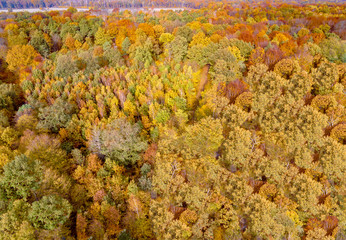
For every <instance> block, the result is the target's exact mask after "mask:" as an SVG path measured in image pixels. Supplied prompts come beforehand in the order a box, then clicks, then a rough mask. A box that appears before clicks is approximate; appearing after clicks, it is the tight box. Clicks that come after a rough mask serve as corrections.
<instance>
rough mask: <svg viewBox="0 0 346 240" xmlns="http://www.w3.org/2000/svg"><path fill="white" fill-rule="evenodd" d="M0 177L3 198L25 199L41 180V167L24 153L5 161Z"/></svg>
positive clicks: (37, 186)
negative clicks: (7, 161)
mask: <svg viewBox="0 0 346 240" xmlns="http://www.w3.org/2000/svg"><path fill="white" fill-rule="evenodd" d="M3 170H4V172H3V174H2V175H1V177H0V190H1V195H2V198H4V199H19V198H23V199H27V198H28V197H30V196H31V195H32V194H33V191H35V190H37V189H38V188H39V186H40V181H41V180H42V167H41V164H40V163H39V162H38V161H33V160H30V159H29V158H27V157H26V156H25V155H19V156H16V157H15V159H14V160H13V161H11V162H9V163H7V164H6V165H5V166H4V168H3Z"/></svg>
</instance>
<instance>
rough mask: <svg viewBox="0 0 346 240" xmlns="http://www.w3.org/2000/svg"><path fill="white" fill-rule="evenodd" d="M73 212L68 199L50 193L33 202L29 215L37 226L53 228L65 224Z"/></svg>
mask: <svg viewBox="0 0 346 240" xmlns="http://www.w3.org/2000/svg"><path fill="white" fill-rule="evenodd" d="M71 212H72V206H71V205H70V203H69V202H68V201H67V200H66V199H64V198H62V197H60V196H55V195H49V196H44V197H43V198H42V199H40V200H39V201H35V202H33V204H32V207H31V209H30V211H29V214H28V217H29V220H30V222H31V223H32V224H33V225H34V227H35V228H43V229H47V230H53V229H55V228H57V227H58V226H60V225H63V224H64V223H65V222H66V221H67V220H68V219H69V217H70V214H71Z"/></svg>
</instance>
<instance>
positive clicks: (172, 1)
mask: <svg viewBox="0 0 346 240" xmlns="http://www.w3.org/2000/svg"><path fill="white" fill-rule="evenodd" d="M263 2H265V4H270V2H272V1H268V0H267V1H257V0H0V8H35V7H36V8H37V7H40V8H49V7H61V6H69V7H96V8H143V7H144V8H151V7H156V8H157V7H164V8H172V7H183V8H202V7H208V5H209V4H215V3H227V4H232V5H239V3H245V4H251V5H252V4H258V3H263ZM273 2H274V1H273ZM297 2H298V3H300V4H311V3H321V2H327V3H328V2H329V3H342V2H343V0H303V1H301V0H279V1H275V3H289V4H296V3H297Z"/></svg>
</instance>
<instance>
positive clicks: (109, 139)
mask: <svg viewBox="0 0 346 240" xmlns="http://www.w3.org/2000/svg"><path fill="white" fill-rule="evenodd" d="M139 131H140V128H139V126H138V125H137V124H135V125H132V124H131V123H129V122H128V121H126V120H125V119H117V120H115V121H113V122H112V123H110V124H107V126H106V127H105V128H104V129H98V128H94V129H93V131H92V137H91V139H90V141H89V149H90V150H91V151H92V152H94V153H97V154H99V155H103V156H105V157H108V158H110V159H111V160H113V161H115V162H116V163H118V164H121V165H125V166H129V165H133V164H135V163H136V162H137V161H138V160H139V159H140V153H141V152H142V151H143V150H145V149H146V147H147V143H146V142H145V141H142V140H141V138H140V136H139Z"/></svg>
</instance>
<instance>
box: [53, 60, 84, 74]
mask: <svg viewBox="0 0 346 240" xmlns="http://www.w3.org/2000/svg"><path fill="white" fill-rule="evenodd" d="M77 71H78V67H77V64H76V62H75V61H74V60H73V59H72V57H71V56H70V55H60V56H58V57H57V60H56V67H55V72H54V74H55V75H56V76H58V77H62V78H67V77H72V75H73V74H74V73H76V72H77Z"/></svg>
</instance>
